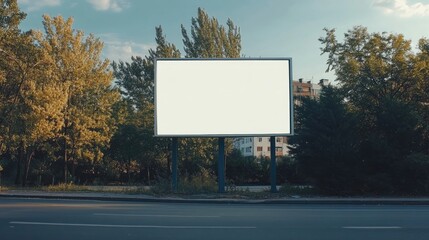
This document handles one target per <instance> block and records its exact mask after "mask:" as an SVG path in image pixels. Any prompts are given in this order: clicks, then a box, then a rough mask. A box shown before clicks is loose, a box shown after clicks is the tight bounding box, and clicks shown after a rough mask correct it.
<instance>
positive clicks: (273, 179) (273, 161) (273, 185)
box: [270, 137, 277, 193]
mask: <svg viewBox="0 0 429 240" xmlns="http://www.w3.org/2000/svg"><path fill="white" fill-rule="evenodd" d="M270 148H271V149H270V150H271V151H270V153H271V162H270V176H271V192H273V193H275V192H277V179H276V172H277V171H276V137H270Z"/></svg>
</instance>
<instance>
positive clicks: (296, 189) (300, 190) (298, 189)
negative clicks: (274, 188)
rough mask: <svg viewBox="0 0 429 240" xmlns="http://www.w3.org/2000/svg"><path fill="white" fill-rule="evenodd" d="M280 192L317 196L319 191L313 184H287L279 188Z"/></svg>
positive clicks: (292, 194) (289, 194) (291, 194)
mask: <svg viewBox="0 0 429 240" xmlns="http://www.w3.org/2000/svg"><path fill="white" fill-rule="evenodd" d="M279 193H281V194H286V195H288V196H304V197H308V196H317V195H319V193H318V192H317V190H316V189H315V188H313V187H312V186H297V185H290V184H285V185H282V186H281V187H280V189H279Z"/></svg>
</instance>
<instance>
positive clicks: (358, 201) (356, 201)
mask: <svg viewBox="0 0 429 240" xmlns="http://www.w3.org/2000/svg"><path fill="white" fill-rule="evenodd" d="M0 198H25V199H64V200H95V201H123V202H151V203H154V202H157V203H198V204H285V205H287V204H290V205H305V204H318V205H414V206H415V205H429V199H426V198H424V199H418V198H417V199H415V198H412V199H403V198H400V199H394V198H388V199H383V198H380V199H377V198H369V199H365V198H331V199H329V198H326V199H324V198H323V199H320V198H301V199H299V198H298V199H297V198H294V199H261V200H259V199H252V200H247V199H225V198H219V199H216V198H212V199H185V198H156V197H153V198H152V197H132V196H130V197H125V196H124V197H121V196H85V195H60V194H58V195H47V194H1V193H0Z"/></svg>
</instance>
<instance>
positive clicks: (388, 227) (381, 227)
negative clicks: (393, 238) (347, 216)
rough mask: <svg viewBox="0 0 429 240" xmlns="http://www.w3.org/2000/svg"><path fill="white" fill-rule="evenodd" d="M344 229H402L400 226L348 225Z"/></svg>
mask: <svg viewBox="0 0 429 240" xmlns="http://www.w3.org/2000/svg"><path fill="white" fill-rule="evenodd" d="M342 228H344V229H401V228H402V227H399V226H347V227H342Z"/></svg>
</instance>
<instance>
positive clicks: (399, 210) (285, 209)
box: [263, 208, 429, 213]
mask: <svg viewBox="0 0 429 240" xmlns="http://www.w3.org/2000/svg"><path fill="white" fill-rule="evenodd" d="M263 210H264V211H291V212H292V211H309V212H407V213H408V212H429V209H375V208H374V209H326V208H325V209H318V208H290V209H287V208H277V209H276V208H264V209H263Z"/></svg>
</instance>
